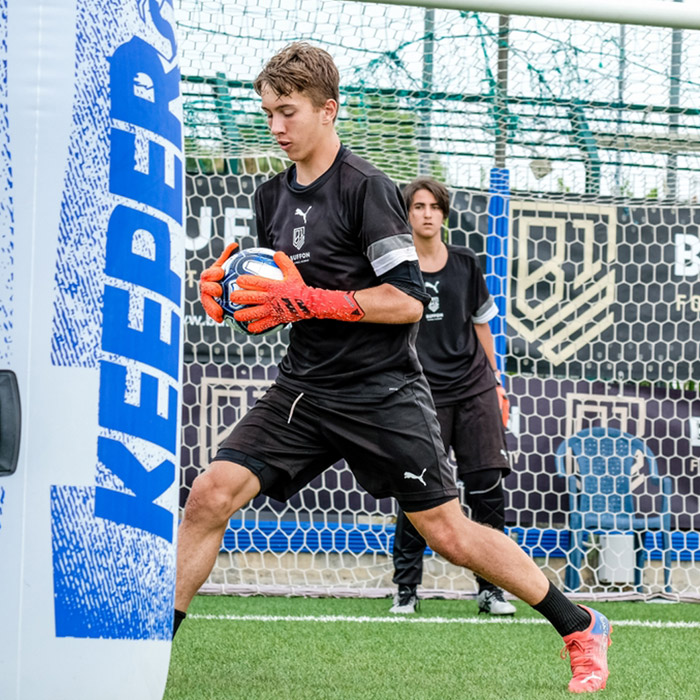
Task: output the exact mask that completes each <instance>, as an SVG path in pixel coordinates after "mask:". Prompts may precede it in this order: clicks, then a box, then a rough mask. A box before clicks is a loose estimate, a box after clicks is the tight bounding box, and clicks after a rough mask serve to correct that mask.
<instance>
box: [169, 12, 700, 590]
mask: <svg viewBox="0 0 700 700" xmlns="http://www.w3.org/2000/svg"><path fill="white" fill-rule="evenodd" d="M496 13H500V14H496ZM175 16H176V21H177V24H178V31H179V39H180V46H181V67H182V95H183V110H184V115H185V147H186V155H187V178H186V204H187V221H186V227H187V236H188V238H187V247H188V260H187V273H186V275H187V276H186V308H185V319H184V321H185V348H184V350H185V366H184V387H183V397H184V408H183V435H182V445H183V447H182V465H181V466H182V486H181V493H180V497H181V498H180V503H181V505H183V504H184V502H185V499H186V497H187V491H188V488H189V485H190V484H191V483H192V481H193V479H194V478H195V476H196V475H197V474H198V473H199V471H200V470H201V469H203V468H204V467H206V465H207V464H208V462H209V460H210V459H211V457H212V455H213V454H214V452H215V449H216V445H217V444H218V443H219V441H220V440H221V439H222V437H223V436H224V435H225V434H226V432H227V430H229V429H230V427H231V426H232V425H233V424H234V422H235V421H236V420H237V419H238V418H240V416H241V415H243V413H244V412H245V411H246V410H247V409H248V408H249V407H250V406H251V405H252V404H253V403H254V401H255V400H256V399H257V398H258V397H259V396H260V395H261V394H262V392H263V391H264V390H265V388H266V387H267V386H268V385H269V383H270V382H271V381H273V380H274V377H275V365H276V363H277V361H278V360H279V359H280V358H281V357H282V355H283V353H284V350H285V344H286V341H287V336H286V333H285V332H282V333H280V334H277V335H272V336H265V337H262V338H245V337H242V336H237V335H233V334H232V333H231V331H230V329H229V328H227V327H217V326H216V325H215V324H214V323H213V322H210V321H209V320H208V319H207V317H206V316H205V314H204V312H203V310H202V308H201V306H200V305H199V301H198V295H197V279H198V276H199V274H200V272H201V271H202V270H203V269H204V268H206V267H208V266H209V265H210V264H211V263H212V262H213V260H214V259H215V258H216V257H217V256H218V255H219V253H220V252H221V250H222V249H223V246H224V244H225V242H228V241H230V240H237V241H238V242H239V243H240V244H241V246H242V247H243V248H246V247H252V246H253V245H255V243H256V242H255V236H254V231H255V228H254V222H253V215H254V214H253V208H252V207H253V205H252V201H253V200H252V193H253V191H254V189H255V188H256V187H257V185H258V184H260V182H262V181H263V180H264V179H266V178H267V177H269V176H271V175H272V174H274V173H275V172H278V171H279V170H281V169H282V168H284V167H286V165H287V164H288V163H287V162H285V161H284V159H283V154H282V153H281V152H280V151H279V149H278V148H277V147H276V144H275V142H274V140H273V139H272V138H271V137H270V135H269V133H268V132H267V128H266V124H265V120H264V118H263V117H262V115H261V112H260V108H259V103H258V98H257V96H256V95H255V93H254V91H253V89H252V80H253V78H254V77H255V75H256V74H257V73H258V71H259V70H260V68H261V67H262V65H263V64H264V62H265V61H266V60H267V59H268V58H269V57H270V56H271V55H272V54H273V53H275V52H276V51H277V50H279V49H280V48H282V46H284V45H285V44H286V43H289V41H292V40H297V39H303V40H308V41H310V42H312V43H314V44H317V45H320V46H323V47H324V48H326V49H327V50H328V51H329V52H330V53H331V54H332V55H333V57H334V59H335V60H336V63H337V64H338V66H339V69H340V73H341V108H340V114H339V120H338V131H339V133H340V135H341V138H342V140H343V142H344V143H345V144H347V145H348V146H349V147H350V148H351V149H352V150H353V151H355V152H357V153H358V154H359V155H361V156H363V157H365V158H367V159H368V160H370V161H371V162H373V163H374V164H375V165H377V166H378V167H380V168H381V169H383V170H384V171H385V172H387V174H388V175H389V176H390V177H392V178H393V179H394V180H396V181H397V182H398V183H405V182H407V181H408V180H409V179H412V178H413V177H416V176H417V175H418V174H431V175H433V176H435V177H437V178H438V179H440V180H442V181H444V182H445V183H446V184H447V185H448V186H449V188H450V192H451V207H452V212H451V216H450V220H449V229H450V236H451V240H452V242H454V243H456V244H458V245H469V246H470V247H472V248H473V249H474V250H475V251H476V252H477V254H478V255H479V256H480V260H481V263H482V267H483V269H484V272H485V273H486V275H487V279H488V283H489V285H490V289H491V291H492V293H493V294H494V296H495V298H496V300H497V303H498V304H499V308H500V310H501V314H500V315H499V318H498V319H494V325H493V326H492V330H493V332H494V336H495V339H496V345H497V351H498V354H499V359H500V361H501V363H502V366H503V368H504V369H505V371H506V374H507V379H506V382H507V384H506V388H507V391H508V394H509V397H510V399H511V405H512V415H511V421H510V425H509V430H508V447H509V450H510V454H511V462H512V467H513V471H512V473H511V474H510V475H509V477H508V479H507V480H506V482H505V486H506V492H507V513H506V517H507V527H508V532H509V534H510V536H511V537H513V538H515V539H516V540H517V541H518V542H519V543H520V545H521V546H522V547H523V548H524V549H525V550H526V551H527V552H528V553H529V554H530V555H531V556H533V557H535V558H536V560H537V561H538V563H540V564H541V566H542V568H543V570H544V571H545V573H546V574H547V576H549V577H550V578H551V579H552V580H554V581H555V582H556V583H557V584H558V585H560V586H562V587H566V588H568V589H570V590H571V591H573V595H580V596H582V597H586V598H591V597H600V598H603V597H609V598H646V597H652V596H665V597H669V598H672V599H683V600H699V599H700V542H699V537H698V533H699V532H700V505H699V496H698V494H700V397H699V396H698V382H699V381H700V359H699V358H700V344H699V340H698V339H700V206H699V205H698V197H700V157H699V154H700V108H699V107H698V105H700V81H698V80H697V76H698V75H700V9H698V8H697V7H695V6H693V5H691V4H689V3H680V2H661V1H654V2H651V1H650V0H647V1H646V2H645V1H640V2H634V3H632V2H624V3H623V2H618V3H606V2H602V0H590V1H588V2H583V0H576V1H572V2H568V3H554V2H550V1H548V0H521V1H519V0H491V1H490V2H488V3H487V2H481V1H478V2H477V1H474V2H464V3H457V2H454V3H453V2H446V1H445V0H442V1H441V2H436V3H432V2H421V3H418V2H413V1H411V2H403V3H398V2H397V3H394V2H390V3H385V4H377V3H374V2H373V1H363V2H352V1H338V0H316V1H315V2H308V0H305V1H304V2H301V0H297V1H296V2H289V0H257V1H256V2H255V3H252V2H247V0H244V1H241V2H236V3H228V2H209V1H207V0H180V1H179V3H176V9H175ZM601 435H603V437H600V436H601ZM592 436H596V438H595V442H594V443H592V442H590V440H591V437H592ZM586 440H588V442H586ZM586 445H588V446H589V447H588V448H587V447H586ZM582 446H583V447H582ZM591 446H592V447H591ZM580 449H583V450H584V451H585V450H586V449H589V450H591V449H592V450H593V451H596V450H598V452H597V453H596V454H595V455H593V454H591V455H589V456H590V457H591V458H593V457H596V458H598V461H597V462H596V465H597V466H596V469H610V468H612V469H613V473H612V475H611V474H596V473H593V474H592V475H588V476H587V475H586V469H587V468H588V465H587V463H586V461H585V459H586V458H585V455H584V456H583V461H582V460H581V459H580V458H579V455H578V454H577V451H578V450H580ZM606 451H607V452H606ZM615 469H617V471H618V473H616V472H615V471H614V470H615ZM625 471H626V473H627V475H628V477H629V478H628V479H627V481H625V478H624V474H621V473H620V472H625ZM586 478H589V479H590V478H594V479H604V480H605V479H607V480H608V481H609V484H608V485H609V487H610V489H612V490H614V489H615V488H618V487H619V488H622V489H627V488H629V489H630V494H629V495H628V496H627V501H626V503H630V506H629V509H630V510H635V512H634V513H632V512H630V513H629V515H631V516H636V517H637V519H638V520H640V519H641V520H645V521H646V523H647V524H648V525H649V526H654V528H653V529H652V530H650V531H649V532H641V533H638V534H632V528H631V527H629V526H631V525H632V524H633V523H632V521H629V522H628V521H623V520H620V521H619V522H618V523H617V524H618V525H619V528H618V529H613V530H604V529H601V528H595V527H591V529H590V532H588V531H584V530H583V528H579V527H578V526H577V522H576V514H575V512H574V511H573V510H572V507H571V503H570V501H569V491H570V489H571V488H572V487H575V486H576V484H577V483H579V482H580V483H584V482H585V481H586ZM606 483H608V482H606ZM623 498H624V494H623ZM637 511H638V512H637ZM655 516H658V522H657V521H656V520H652V517H655ZM394 520H395V505H394V504H393V503H392V502H391V501H390V500H381V501H376V500H375V499H373V498H372V497H370V496H369V495H367V494H366V493H364V492H363V491H361V489H360V488H359V487H358V486H357V485H356V484H355V482H354V479H353V477H352V475H351V473H350V472H349V470H348V469H347V468H346V467H345V466H344V465H342V464H340V465H336V466H335V467H334V468H333V469H331V470H329V471H327V472H326V473H325V474H324V475H322V476H321V477H319V478H318V479H316V480H315V481H314V482H313V483H312V484H311V485H310V486H309V487H308V488H305V489H304V490H303V491H302V492H301V493H300V494H299V495H298V496H296V497H294V498H293V499H291V500H290V502H289V503H287V504H279V503H277V502H274V501H272V500H270V499H267V498H258V499H256V500H255V501H254V502H253V503H252V504H251V505H250V506H249V507H248V508H245V509H244V510H242V511H241V512H240V513H238V514H236V515H235V516H234V518H233V519H232V521H231V526H230V528H229V529H228V530H227V532H226V534H225V536H224V540H223V543H222V550H221V554H220V556H219V560H218V562H217V566H216V567H215V570H214V572H213V573H212V576H211V577H210V580H209V581H208V582H207V584H205V586H204V587H203V589H202V590H203V591H205V592H230V593H242V594H247V593H250V594H252V593H271V594H280V593H281V594H306V595H357V596H384V595H388V594H389V593H390V592H391V591H392V590H393V588H392V584H391V575H392V562H391V557H390V554H391V541H392V538H393V528H394ZM637 524H639V523H637ZM657 525H658V527H656V526H657ZM584 532H586V533H587V534H586V536H585V537H584V536H583V533H584ZM636 532H637V531H635V533H636ZM577 533H578V534H577ZM635 537H637V538H639V539H637V540H635ZM635 543H636V544H641V545H642V546H641V548H638V551H637V554H639V556H640V561H636V560H635V551H634V549H635V548H634V545H635ZM636 564H641V565H642V566H640V567H639V568H638V567H637V566H636ZM639 570H641V576H642V579H641V581H640V582H639V586H638V585H636V583H635V578H634V577H635V573H636V572H637V571H639ZM423 588H424V590H423V596H427V595H441V596H445V597H469V596H471V595H474V593H475V590H476V588H475V585H474V581H473V579H472V577H471V575H470V574H469V573H466V572H463V571H461V570H457V569H456V568H455V567H452V566H451V565H449V564H447V563H446V562H445V561H444V560H442V559H441V558H440V557H438V556H436V555H434V554H430V553H428V556H427V557H426V566H425V575H424V579H423Z"/></svg>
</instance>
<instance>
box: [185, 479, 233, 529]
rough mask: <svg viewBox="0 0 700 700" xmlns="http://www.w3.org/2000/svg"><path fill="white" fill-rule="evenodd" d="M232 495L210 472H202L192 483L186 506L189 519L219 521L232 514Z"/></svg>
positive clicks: (186, 515) (186, 514)
mask: <svg viewBox="0 0 700 700" xmlns="http://www.w3.org/2000/svg"><path fill="white" fill-rule="evenodd" d="M230 511H231V496H230V494H229V493H227V492H226V490H224V489H223V488H222V487H221V485H220V484H218V483H217V480H216V478H215V477H214V476H213V475H212V474H210V473H209V472H204V473H203V474H200V475H199V476H198V477H197V478H196V479H195V480H194V482H193V483H192V488H191V491H190V495H189V498H188V499H187V504H186V506H185V517H186V518H188V519H189V520H191V521H192V520H196V521H209V522H218V521H222V520H226V519H227V518H228V517H230V515H231V512H230Z"/></svg>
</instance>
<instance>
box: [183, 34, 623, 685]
mask: <svg viewBox="0 0 700 700" xmlns="http://www.w3.org/2000/svg"><path fill="white" fill-rule="evenodd" d="M254 85H255V89H256V91H257V92H258V93H259V94H260V96H261V99H262V108H263V111H264V112H265V114H266V115H267V120H268V125H269V127H270V130H271V132H272V135H273V136H274V138H275V139H276V140H277V143H278V144H279V146H280V148H281V149H282V150H283V151H284V152H285V153H286V154H287V156H288V157H289V158H290V159H291V160H292V161H293V162H294V163H293V165H292V166H291V167H290V168H288V169H287V170H286V171H285V172H283V173H280V174H279V175H277V176H275V177H273V178H272V179H270V180H268V181H266V182H265V183H263V184H262V185H260V187H259V188H258V189H257V190H256V193H255V208H256V224H257V231H258V239H259V240H258V242H259V244H260V245H261V246H266V247H270V248H274V249H275V250H277V251H278V252H277V253H276V254H275V260H276V261H277V263H278V264H279V266H280V267H281V268H282V270H283V272H284V279H283V280H279V281H273V280H266V279H262V278H259V277H250V276H244V277H241V278H239V280H238V283H239V285H240V286H241V287H242V288H243V289H242V290H241V291H237V292H234V293H233V294H232V297H231V298H232V300H233V301H234V302H236V303H244V304H249V305H250V307H249V308H246V309H242V310H239V311H237V312H236V318H237V319H238V320H241V321H252V323H251V324H250V325H249V328H250V329H251V330H252V331H253V332H258V331H262V330H265V329H266V328H271V327H273V326H276V325H278V324H280V323H287V322H292V323H293V326H292V329H291V331H290V341H289V347H288V349H287V354H286V355H285V357H284V358H283V360H282V362H281V363H280V365H279V375H278V378H277V380H276V382H275V384H274V385H273V386H272V387H270V389H269V390H268V391H267V392H266V393H265V395H264V396H263V397H262V398H260V399H258V401H257V402H256V403H255V405H254V406H253V408H252V409H251V410H250V411H249V412H248V413H247V414H246V415H245V416H243V417H242V418H241V420H240V421H239V422H238V423H237V424H236V426H235V427H234V429H233V430H232V432H231V433H230V434H229V436H228V437H227V438H226V439H225V440H224V442H223V444H222V445H221V447H220V449H219V451H218V452H217V455H216V457H215V459H214V461H213V462H212V464H211V465H210V466H209V468H208V469H207V470H206V471H205V472H204V473H203V474H201V475H200V476H198V477H197V478H196V479H195V481H194V483H193V484H192V490H191V493H190V496H189V499H188V501H187V504H186V507H185V512H184V516H183V519H182V523H181V525H180V528H179V531H178V557H177V588H176V599H175V607H176V611H175V619H174V631H176V630H177V627H178V625H179V624H180V622H181V621H182V620H183V618H184V617H185V611H186V610H187V607H188V606H189V603H190V601H191V600H192V598H193V596H194V595H195V593H196V592H197V591H198V590H199V588H200V586H201V585H202V583H204V581H205V580H206V578H207V576H208V575H209V573H210V571H211V569H212V567H213V565H214V562H215V559H216V556H217V553H218V551H219V547H220V545H221V540H222V537H223V534H224V532H225V530H226V527H227V525H228V522H229V519H230V517H231V516H232V515H233V513H235V512H236V511H237V510H238V509H239V508H241V507H243V506H244V505H246V504H247V503H248V502H249V501H250V500H251V499H252V498H254V497H255V496H256V495H257V494H258V493H264V494H266V495H269V496H271V497H273V498H276V499H279V500H286V499H287V498H289V497H290V496H291V495H292V494H294V493H296V492H297V491H298V490H299V489H300V488H302V487H303V486H304V485H305V484H307V483H308V482H309V481H311V480H312V479H313V478H314V477H315V476H317V475H318V474H320V473H321V472H322V471H324V470H325V469H326V468H327V467H329V466H330V465H332V464H334V463H335V462H337V461H338V459H340V458H344V459H345V460H346V461H347V463H348V466H349V467H350V469H351V470H352V471H353V474H354V475H355V478H356V479H357V481H358V482H359V483H360V484H361V485H362V486H363V487H364V488H365V489H367V491H369V492H370V493H371V494H372V495H373V496H375V497H376V498H382V497H384V496H393V497H395V498H396V499H397V500H398V502H399V504H400V506H401V508H403V510H404V511H405V512H406V513H407V514H408V517H409V518H410V519H411V522H412V523H413V525H414V526H415V527H416V528H417V529H418V530H419V531H420V532H421V534H422V535H423V536H424V537H425V538H426V541H427V542H428V544H429V545H430V547H431V548H432V549H433V550H434V551H436V552H439V553H440V554H442V556H444V557H445V558H446V559H448V560H449V561H451V562H453V563H454V564H457V565H460V566H465V567H468V568H469V569H471V570H472V571H474V572H475V573H478V574H480V575H481V576H483V577H484V578H487V579H488V580H490V581H493V582H494V583H495V584H497V585H500V586H502V587H504V588H505V589H506V590H508V591H509V592H511V593H513V594H514V595H516V596H518V597H519V598H521V599H522V600H525V601H526V602H528V603H530V604H531V605H533V606H534V607H535V609H536V610H538V611H540V612H541V613H542V614H543V615H544V616H545V617H547V619H549V620H550V621H551V622H552V624H553V625H554V627H555V628H556V629H557V631H558V632H559V633H560V634H561V635H563V636H564V640H565V643H566V645H567V648H568V650H569V653H570V656H571V664H572V670H573V676H574V677H573V679H572V680H571V683H570V688H571V689H572V690H576V691H577V692H584V691H585V692H588V691H594V690H598V689H600V688H602V687H604V686H605V681H606V679H607V676H608V669H607V646H608V643H609V633H610V624H609V622H608V620H607V619H606V618H605V617H604V616H603V615H601V614H600V613H597V612H595V611H593V610H589V609H587V608H583V607H580V606H576V605H574V604H573V603H571V602H570V601H569V600H568V599H567V598H566V597H565V596H564V595H563V594H562V593H561V592H560V591H558V590H557V589H556V588H555V587H554V586H552V585H551V584H550V583H549V581H548V580H547V579H546V577H545V576H544V574H543V573H542V572H541V571H540V570H539V569H538V568H537V566H536V565H535V564H534V562H533V561H532V560H531V559H530V558H529V557H527V555H526V554H525V553H524V552H523V551H522V550H521V549H520V548H519V547H518V545H517V544H516V543H515V542H513V541H512V540H510V539H509V538H508V537H506V536H505V535H504V534H503V533H500V532H498V531H497V530H494V529H492V528H488V527H484V526H482V525H479V524H478V523H475V522H473V521H471V520H469V519H468V518H466V517H465V515H464V513H463V512H462V509H461V507H460V505H459V502H458V500H457V489H456V485H455V482H454V479H453V476H452V470H451V469H450V467H449V464H448V462H447V455H446V453H445V449H444V447H443V444H442V440H441V438H440V434H439V424H438V422H437V417H436V415H435V410H434V407H433V403H432V398H431V396H430V391H429V388H428V385H427V382H426V380H425V377H424V376H423V373H422V371H421V369H420V364H419V363H418V359H417V356H416V353H415V346H414V341H415V335H416V332H417V328H418V326H417V321H418V320H419V319H420V317H421V314H422V311H423V301H427V296H426V295H425V291H424V288H423V284H422V278H421V276H420V269H419V267H418V262H417V255H416V252H415V247H414V245H413V241H412V237H411V233H410V229H409V227H408V222H407V219H406V215H405V206H404V204H403V202H402V200H401V195H400V193H399V192H398V189H397V188H396V186H395V185H394V184H393V183H392V182H391V181H390V180H389V179H388V178H387V177H386V176H385V175H384V174H383V173H381V172H380V171H378V170H377V169H376V168H373V167H372V166H371V165H369V163H367V162H366V161H364V160H362V159H361V158H358V157H357V156H355V155H354V154H352V153H350V152H349V151H348V150H347V149H346V148H343V147H342V146H341V143H340V140H339V138H338V134H337V132H336V130H335V119H336V116H337V113H338V104H339V94H338V92H339V91H338V85H339V75H338V70H337V68H336V66H335V64H334V63H333V61H332V59H331V57H330V56H329V55H328V54H327V53H326V52H325V51H323V50H321V49H317V48H315V47H312V46H309V45H308V44H305V43H295V44H291V45H290V46H288V47H287V48H286V49H284V50H282V51H281V52H280V53H278V54H276V55H275V56H273V57H272V58H271V59H270V61H269V62H268V64H267V65H266V66H265V68H264V69H263V71H262V72H261V74H260V75H259V76H258V77H257V78H256V80H255V83H254ZM233 248H234V246H233V245H231V246H229V247H228V248H227V249H226V250H225V251H224V253H223V254H222V255H221V257H220V258H219V259H218V260H217V262H216V263H215V264H214V265H213V266H212V267H211V268H209V270H207V271H205V272H204V273H203V274H202V280H201V284H200V289H201V295H202V303H203V305H204V307H205V310H206V311H207V313H208V314H209V315H210V316H211V317H212V318H213V319H214V320H215V321H219V322H220V321H221V319H222V310H221V307H220V306H219V305H218V303H217V302H216V297H219V296H220V295H221V294H222V289H221V285H220V284H219V283H218V280H221V279H222V277H223V274H224V273H223V270H222V268H221V265H222V263H223V262H224V260H225V259H226V257H227V256H228V255H230V254H231V253H232V252H233ZM290 256H291V257H290ZM294 261H296V262H298V264H299V267H298V268H297V266H296V265H295V263H294ZM329 287H330V289H329ZM338 287H340V289H339V290H338V289H337V288H338ZM407 473H410V474H411V478H409V477H406V474H407ZM244 682H245V679H240V680H239V682H238V684H239V685H240V686H243V685H244ZM241 692H243V694H244V692H245V691H243V690H242V691H241Z"/></svg>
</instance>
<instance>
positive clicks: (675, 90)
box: [666, 0, 683, 201]
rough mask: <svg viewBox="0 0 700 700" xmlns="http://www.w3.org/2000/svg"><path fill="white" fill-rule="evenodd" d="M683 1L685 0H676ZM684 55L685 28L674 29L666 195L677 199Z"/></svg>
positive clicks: (676, 0) (669, 98)
mask: <svg viewBox="0 0 700 700" xmlns="http://www.w3.org/2000/svg"><path fill="white" fill-rule="evenodd" d="M675 2H683V0H675ZM682 57H683V30H681V29H674V30H673V32H672V36H671V68H670V74H669V78H670V81H669V93H668V104H669V107H672V108H673V110H672V111H671V113H670V114H669V115H668V129H669V135H670V137H671V151H670V153H669V154H668V164H667V166H666V167H667V175H666V196H667V197H668V199H670V200H672V201H675V199H676V197H677V196H678V153H677V152H676V150H675V141H674V139H677V138H678V126H679V122H680V115H679V114H678V112H677V111H676V109H677V108H678V107H679V106H680V103H681V63H682Z"/></svg>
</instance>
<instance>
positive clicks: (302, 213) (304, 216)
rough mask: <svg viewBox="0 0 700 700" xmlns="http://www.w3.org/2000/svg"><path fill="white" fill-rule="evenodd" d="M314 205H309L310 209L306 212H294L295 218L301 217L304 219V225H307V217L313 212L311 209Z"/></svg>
mask: <svg viewBox="0 0 700 700" xmlns="http://www.w3.org/2000/svg"><path fill="white" fill-rule="evenodd" d="M312 206H313V204H311V205H309V208H308V209H307V210H306V211H302V210H301V209H299V208H297V210H296V211H295V212H294V216H301V217H302V218H303V219H304V223H306V215H307V214H308V213H309V212H310V211H311V207H312Z"/></svg>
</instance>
